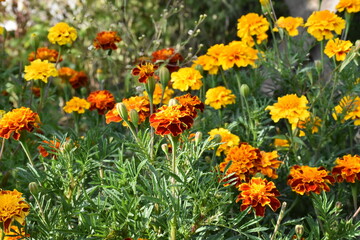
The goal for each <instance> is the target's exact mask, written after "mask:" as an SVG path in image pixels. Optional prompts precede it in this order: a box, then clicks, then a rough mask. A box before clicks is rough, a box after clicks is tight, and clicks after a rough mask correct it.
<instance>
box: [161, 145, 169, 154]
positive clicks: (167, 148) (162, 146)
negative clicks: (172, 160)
mask: <svg viewBox="0 0 360 240" xmlns="http://www.w3.org/2000/svg"><path fill="white" fill-rule="evenodd" d="M161 150H163V152H164V153H165V154H166V155H167V154H168V153H169V146H168V145H167V143H164V144H161Z"/></svg>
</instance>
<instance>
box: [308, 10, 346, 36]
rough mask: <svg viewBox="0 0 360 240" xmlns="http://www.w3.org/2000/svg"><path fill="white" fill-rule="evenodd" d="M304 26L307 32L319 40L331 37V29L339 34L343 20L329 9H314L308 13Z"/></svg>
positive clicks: (343, 25) (342, 27)
mask: <svg viewBox="0 0 360 240" xmlns="http://www.w3.org/2000/svg"><path fill="white" fill-rule="evenodd" d="M305 27H308V29H307V31H308V33H309V34H311V35H312V36H314V37H315V38H316V40H318V41H321V40H323V39H331V38H333V36H334V35H333V33H332V31H334V32H335V33H336V34H338V35H339V34H341V31H342V30H343V29H344V28H345V20H344V19H342V18H341V17H339V16H337V15H336V14H335V13H333V12H330V11H329V10H323V11H316V12H313V13H312V14H311V15H310V17H309V18H308V20H307V22H306V23H305Z"/></svg>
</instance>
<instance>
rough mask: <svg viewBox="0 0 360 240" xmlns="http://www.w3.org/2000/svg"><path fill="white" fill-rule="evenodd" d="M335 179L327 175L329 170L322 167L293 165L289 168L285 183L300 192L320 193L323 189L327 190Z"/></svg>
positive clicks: (302, 193) (301, 193)
mask: <svg viewBox="0 0 360 240" xmlns="http://www.w3.org/2000/svg"><path fill="white" fill-rule="evenodd" d="M334 182H335V179H334V178H333V177H332V176H329V172H328V171H326V170H325V168H324V167H319V168H316V167H309V166H299V165H295V166H293V167H292V168H291V169H290V175H289V176H288V181H287V184H288V185H289V186H290V187H291V189H292V190H293V191H294V192H296V193H298V194H300V195H304V194H307V195H309V194H310V192H314V193H316V194H320V193H321V192H322V191H323V190H324V191H326V192H328V191H330V187H329V186H328V184H333V183H334Z"/></svg>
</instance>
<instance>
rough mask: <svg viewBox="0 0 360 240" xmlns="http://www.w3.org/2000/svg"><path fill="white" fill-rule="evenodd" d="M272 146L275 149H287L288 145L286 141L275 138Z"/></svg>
mask: <svg viewBox="0 0 360 240" xmlns="http://www.w3.org/2000/svg"><path fill="white" fill-rule="evenodd" d="M274 146H275V147H289V146H290V143H289V141H288V140H286V139H280V138H275V139H274Z"/></svg>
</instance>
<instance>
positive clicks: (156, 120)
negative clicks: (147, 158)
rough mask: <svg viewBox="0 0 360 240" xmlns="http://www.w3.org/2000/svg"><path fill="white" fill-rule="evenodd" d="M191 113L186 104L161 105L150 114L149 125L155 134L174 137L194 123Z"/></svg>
mask: <svg viewBox="0 0 360 240" xmlns="http://www.w3.org/2000/svg"><path fill="white" fill-rule="evenodd" d="M191 114H192V113H191V112H190V111H189V110H188V107H187V106H182V105H173V106H162V107H161V108H159V109H158V110H157V111H156V113H154V114H152V115H151V116H150V125H151V126H152V127H153V128H154V129H155V134H158V135H161V136H164V135H168V134H171V135H172V136H174V137H176V136H178V135H179V134H181V133H182V132H184V131H185V130H187V129H190V128H191V126H192V124H193V123H194V119H193V117H192V115H191Z"/></svg>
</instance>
